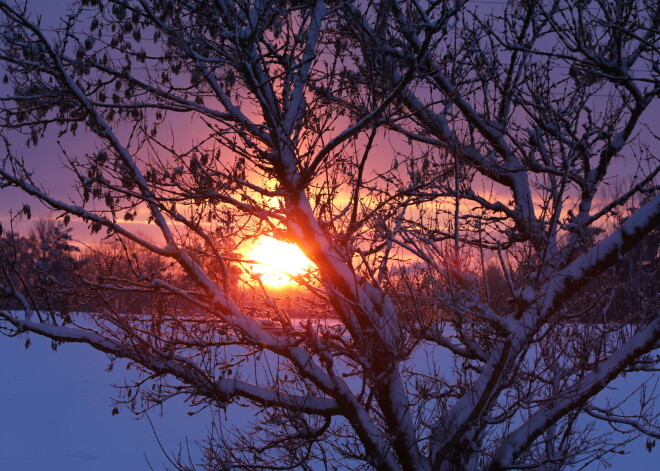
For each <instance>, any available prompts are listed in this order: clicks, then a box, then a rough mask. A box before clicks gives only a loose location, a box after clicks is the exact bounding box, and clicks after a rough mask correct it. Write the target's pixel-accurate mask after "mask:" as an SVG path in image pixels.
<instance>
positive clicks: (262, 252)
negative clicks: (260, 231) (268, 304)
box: [248, 236, 312, 288]
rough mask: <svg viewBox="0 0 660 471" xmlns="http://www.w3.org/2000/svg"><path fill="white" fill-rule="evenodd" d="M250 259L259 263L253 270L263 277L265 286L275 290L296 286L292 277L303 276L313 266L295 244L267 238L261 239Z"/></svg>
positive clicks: (250, 254) (252, 250)
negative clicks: (290, 285) (291, 285)
mask: <svg viewBox="0 0 660 471" xmlns="http://www.w3.org/2000/svg"><path fill="white" fill-rule="evenodd" d="M248 258H250V259H252V260H254V261H256V262H259V263H258V264H255V265H254V266H253V267H252V270H253V271H254V273H255V274H257V275H261V281H262V282H263V283H264V284H266V285H269V286H271V287H273V288H283V287H285V286H287V285H289V284H294V281H292V280H291V276H297V275H302V274H303V273H305V272H306V271H307V270H309V269H310V267H311V266H312V262H311V261H310V260H309V259H308V258H307V257H306V256H305V254H303V252H302V250H300V249H299V248H298V246H296V245H295V244H289V243H287V242H283V241H281V240H277V239H273V238H272V237H266V236H263V237H261V238H259V240H258V241H257V243H256V244H255V246H254V247H253V248H252V249H251V250H250V252H249V254H248ZM289 275H291V276H289Z"/></svg>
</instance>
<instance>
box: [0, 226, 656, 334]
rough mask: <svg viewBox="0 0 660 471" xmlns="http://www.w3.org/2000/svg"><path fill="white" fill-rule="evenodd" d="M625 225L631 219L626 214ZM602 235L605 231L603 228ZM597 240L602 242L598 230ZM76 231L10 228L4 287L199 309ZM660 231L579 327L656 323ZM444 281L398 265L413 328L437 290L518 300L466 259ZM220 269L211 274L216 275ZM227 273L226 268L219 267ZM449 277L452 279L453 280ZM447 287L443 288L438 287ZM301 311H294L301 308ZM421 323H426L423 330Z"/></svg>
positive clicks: (576, 305)
mask: <svg viewBox="0 0 660 471" xmlns="http://www.w3.org/2000/svg"><path fill="white" fill-rule="evenodd" d="M619 219H620V220H619V221H618V222H619V223H622V222H624V221H625V219H626V218H625V216H624V217H620V218H619ZM601 231H604V230H601ZM594 232H595V233H594V235H593V237H594V241H595V238H596V237H597V236H598V234H596V232H598V231H594ZM71 233H72V229H71V228H70V227H67V225H65V224H64V223H62V222H61V221H57V220H39V221H37V222H36V223H35V224H34V227H33V229H32V230H31V231H30V232H29V233H28V234H27V235H20V234H18V233H15V232H11V231H7V232H4V233H3V234H2V235H1V236H0V266H1V267H2V269H0V277H1V278H0V282H1V283H2V284H3V285H5V286H11V287H13V289H14V290H15V291H18V292H21V293H24V296H25V297H26V298H27V300H28V302H29V304H30V305H31V306H32V307H33V308H34V309H35V310H39V311H43V312H46V313H47V312H58V313H61V314H64V315H65V316H66V315H68V314H69V313H71V312H74V311H89V312H98V311H104V310H111V311H115V312H123V313H136V314H138V313H145V312H152V311H154V310H155V311H157V312H160V313H161V314H163V313H165V312H166V311H168V312H171V311H176V310H179V311H182V310H183V311H185V310H193V311H195V312H196V308H195V305H194V304H191V303H189V302H186V300H185V299H182V298H181V297H180V296H173V295H172V294H171V293H170V291H168V290H163V289H160V288H159V287H158V285H157V284H154V283H153V280H154V279H159V280H160V282H162V281H163V280H165V281H166V282H167V283H168V284H171V285H172V286H175V287H176V288H178V289H181V290H183V291H185V290H186V288H187V286H186V283H187V281H186V280H187V278H186V276H185V274H184V273H183V272H181V270H180V269H179V268H178V267H177V266H175V265H173V264H169V265H168V264H167V263H165V262H164V261H163V259H162V258H160V257H158V256H156V255H154V254H153V253H151V252H149V251H148V250H146V249H144V248H143V247H140V246H137V245H135V244H130V243H126V242H125V241H121V240H119V239H113V240H110V241H105V242H103V243H99V244H92V245H86V246H82V245H80V244H77V243H76V242H75V241H74V239H73V237H72V234H71ZM658 247H660V230H658V229H656V230H654V231H652V232H651V234H650V235H649V236H648V237H647V238H646V239H644V241H643V242H642V243H640V244H639V245H637V246H636V247H635V248H634V249H633V250H631V251H630V252H628V253H627V254H625V255H624V256H623V257H622V258H621V262H620V263H619V264H617V265H616V266H615V267H613V268H612V269H610V270H609V271H607V272H606V273H604V274H601V275H600V276H598V277H597V278H594V279H593V280H592V281H591V282H590V283H589V284H588V286H587V288H586V289H585V290H584V293H583V295H582V296H580V297H579V298H578V299H575V300H573V301H571V302H570V303H569V304H568V305H567V310H570V311H571V312H569V313H568V315H569V316H571V314H572V315H573V317H574V319H575V320H576V321H580V322H583V321H589V322H598V323H600V322H603V323H607V322H612V321H614V322H635V321H636V320H643V319H646V318H648V317H649V316H652V315H653V313H654V312H656V311H657V309H658V299H657V298H658V296H657V286H658V285H659V284H660V273H659V272H660V270H658V265H657V258H658V255H659V254H658V250H659V249H658ZM516 263H517V264H518V265H519V266H518V268H519V269H518V270H516V272H515V277H517V278H521V277H524V276H525V273H526V271H525V269H524V266H525V265H528V266H529V267H530V269H531V268H532V267H533V266H534V265H535V263H536V261H534V260H532V259H530V257H529V256H528V255H527V254H524V253H521V254H519V258H518V259H517V260H516ZM446 270H447V274H448V275H449V276H446V277H443V279H442V280H443V281H442V283H441V282H440V281H439V279H437V277H433V276H431V275H429V274H428V273H426V272H424V271H423V270H417V269H416V267H415V266H414V265H413V266H409V267H405V266H404V267H403V268H401V267H399V268H398V269H396V270H395V271H394V272H393V274H392V276H390V278H389V279H390V280H393V281H391V285H390V287H389V289H390V291H391V293H392V295H393V296H394V298H395V299H397V300H398V302H399V303H400V304H401V307H403V308H405V312H408V313H409V316H410V319H409V321H410V323H411V324H417V325H422V326H423V325H424V324H425V323H426V322H429V323H432V322H434V321H436V320H437V318H438V317H439V316H442V315H443V311H444V309H443V305H442V303H441V302H438V299H439V298H438V296H437V295H436V294H437V292H438V291H439V290H440V291H443V292H445V293H447V294H448V295H449V296H452V295H458V292H459V291H461V290H462V291H469V292H474V291H475V290H477V291H478V290H483V291H485V297H486V298H487V299H488V303H489V304H490V306H491V308H492V309H493V310H494V311H495V312H497V313H498V314H500V315H504V314H505V313H506V312H508V311H510V309H512V308H513V307H514V306H513V305H512V304H514V303H515V302H516V301H515V299H513V297H512V296H511V290H510V286H509V284H510V282H511V283H513V284H514V285H516V286H518V285H520V284H521V283H522V281H523V280H520V279H515V280H507V278H506V276H505V275H504V273H503V271H502V269H501V268H500V265H499V264H497V263H487V264H484V265H483V266H479V264H478V263H476V264H472V266H471V265H469V264H468V263H467V262H466V261H465V260H461V259H460V257H459V258H457V259H455V258H451V259H450V260H449V261H448V264H447V267H446ZM210 271H211V272H212V270H210ZM218 271H219V270H218ZM233 271H234V275H235V276H234V289H238V285H239V282H238V279H239V278H240V276H241V275H240V272H241V269H239V268H238V266H234V267H233ZM447 280H449V281H447ZM440 284H442V286H439V285H440ZM19 308H22V307H21V303H19V302H18V301H17V300H16V297H15V296H13V295H9V294H8V293H4V292H0V309H19ZM293 311H294V312H295V309H293ZM420 321H421V323H420Z"/></svg>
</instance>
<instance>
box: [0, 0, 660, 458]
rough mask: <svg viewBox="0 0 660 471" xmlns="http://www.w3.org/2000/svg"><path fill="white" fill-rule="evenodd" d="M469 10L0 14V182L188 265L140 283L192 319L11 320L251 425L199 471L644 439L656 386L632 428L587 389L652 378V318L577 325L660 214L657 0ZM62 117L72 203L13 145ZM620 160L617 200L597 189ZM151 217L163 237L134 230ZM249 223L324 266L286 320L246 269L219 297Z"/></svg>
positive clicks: (658, 332) (563, 451)
mask: <svg viewBox="0 0 660 471" xmlns="http://www.w3.org/2000/svg"><path fill="white" fill-rule="evenodd" d="M483 7H484V5H483V4H482V3H480V2H466V1H461V0H457V1H441V2H418V1H396V0H390V1H387V0H385V1H382V2H381V1H378V2H376V1H374V2H368V1H367V2H331V1H329V2H322V1H309V2H286V1H267V0H263V1H222V0H216V1H214V2H203V1H192V0H191V1H183V0H181V1H168V0H151V1H150V0H134V1H122V0H115V1H107V2H99V1H94V0H87V1H82V2H80V3H75V4H73V5H72V6H71V8H70V10H69V12H68V14H67V15H66V16H64V17H63V19H62V22H61V25H60V26H59V27H58V28H56V29H54V30H48V29H44V28H42V27H41V26H40V21H39V19H38V18H35V17H33V16H32V17H31V16H30V15H28V13H27V9H26V8H25V7H23V6H20V5H13V4H10V3H7V2H0V11H1V12H2V17H1V18H2V32H1V34H0V40H1V41H2V46H1V52H0V58H1V59H2V62H3V65H4V67H5V71H6V79H5V81H6V82H8V86H10V87H11V88H12V90H11V93H9V95H8V96H6V97H4V98H3V104H4V107H3V108H2V111H1V114H2V120H1V123H2V124H1V125H2V129H3V135H4V136H5V154H4V156H3V159H2V162H3V165H2V167H1V168H0V186H3V187H17V188H20V189H22V190H23V191H24V192H25V193H27V194H29V195H32V196H33V197H36V198H38V199H39V200H40V201H41V202H43V203H44V204H46V205H47V206H48V207H50V208H52V210H53V211H54V212H56V213H57V214H59V215H61V217H63V218H65V220H66V221H68V220H69V218H78V219H82V220H84V221H86V222H87V223H88V224H89V228H90V230H91V232H99V231H106V232H107V234H108V235H110V236H113V237H118V238H120V239H123V240H126V241H130V243H131V244H137V246H141V247H142V248H143V249H146V250H148V251H149V252H151V253H152V254H154V255H156V256H158V257H161V258H162V259H163V260H164V262H163V263H164V265H163V266H170V265H177V266H178V267H179V268H180V270H181V271H182V272H183V273H185V280H184V281H185V283H175V282H173V281H172V278H171V277H170V278H167V277H164V276H163V271H162V270H141V271H140V276H139V277H138V279H137V280H134V284H135V286H136V287H139V288H140V289H153V290H156V289H157V290H161V291H166V292H168V293H169V294H171V295H173V296H177V297H180V298H181V299H183V300H185V301H186V302H187V303H188V305H189V306H190V308H189V309H178V310H171V311H162V310H157V309H154V310H153V312H149V313H147V314H140V315H136V314H127V313H122V312H118V311H117V312H115V311H112V310H108V311H107V312H101V313H98V314H90V316H89V318H88V317H85V319H84V322H83V321H82V320H81V321H80V322H79V323H78V324H77V325H76V324H75V322H74V324H73V325H67V326H63V325H61V322H60V321H59V320H58V318H57V316H49V317H39V318H38V319H37V318H36V317H35V316H34V314H33V311H34V310H33V307H32V306H30V305H27V304H26V305H25V311H24V312H25V313H24V314H22V315H18V314H16V312H15V311H0V319H2V320H3V324H2V327H3V329H4V330H5V331H10V332H11V333H17V332H33V333H36V334H40V335H45V336H47V337H50V338H52V339H54V340H57V341H65V342H67V341H68V342H83V343H87V344H89V345H91V346H92V347H94V348H96V349H99V350H101V351H104V352H107V353H109V354H110V355H112V356H116V357H122V358H127V359H129V360H131V361H133V362H134V363H136V364H137V365H139V366H140V367H141V368H142V369H143V371H144V372H145V380H144V381H142V382H140V383H138V384H136V385H135V388H134V389H137V390H140V389H144V386H145V385H146V384H148V383H149V381H152V382H158V383H159V387H158V388H155V389H154V388H150V389H149V391H148V394H147V395H146V396H145V399H146V400H147V405H148V404H149V403H154V402H158V401H162V400H164V399H166V398H167V397H170V396H172V395H179V394H183V395H188V396H191V397H193V398H194V399H195V400H196V401H199V402H200V403H205V404H209V405H211V406H213V407H216V408H225V407H226V406H227V405H229V404H230V403H234V402H244V403H249V404H251V405H252V407H254V408H255V410H256V413H255V414H256V415H255V417H256V418H255V422H254V424H253V425H254V426H253V428H252V429H250V430H249V431H245V430H244V431H242V433H240V434H229V433H226V432H224V431H223V430H219V431H218V433H217V434H216V435H214V436H212V437H211V438H210V439H209V443H208V447H209V449H208V450H207V453H206V454H205V457H206V460H207V462H206V463H203V464H202V466H206V467H207V468H208V469H230V468H234V467H235V468H247V469H262V468H267V469H291V468H299V469H310V467H312V466H314V465H315V464H318V463H324V464H325V465H326V466H327V468H328V469H336V468H350V469H360V468H369V469H372V468H373V469H379V470H413V469H414V470H471V469H491V470H499V469H517V468H525V469H543V470H554V469H563V468H567V467H570V466H579V464H580V463H588V462H590V461H593V460H597V459H605V458H606V457H607V454H608V453H609V452H612V451H617V450H619V445H621V444H622V443H625V442H626V441H627V440H628V439H629V437H630V435H620V434H615V435H614V436H611V435H605V436H602V435H597V434H596V435H594V434H591V435H590V430H591V428H590V427H588V426H586V423H587V422H586V419H594V420H598V421H604V422H606V423H608V424H610V425H612V426H613V427H615V428H616V429H618V430H626V431H632V432H634V433H637V434H645V435H648V436H649V437H651V438H657V437H658V436H659V435H660V431H659V429H658V423H657V417H656V415H655V413H654V412H653V395H652V394H650V395H649V394H642V395H641V399H642V401H641V404H640V407H639V410H637V411H636V412H633V413H629V414H623V412H622V410H621V409H620V408H619V407H618V404H602V403H600V402H597V401H596V400H595V397H596V395H597V394H598V393H599V392H600V391H602V390H603V389H604V388H605V387H606V386H607V385H608V384H609V383H610V382H611V381H613V380H614V379H615V378H617V377H619V376H620V375H622V374H625V373H631V372H636V371H653V370H654V369H655V368H656V367H657V355H654V354H653V350H654V348H656V347H657V344H658V339H659V338H660V319H658V312H657V307H656V306H657V303H656V302H650V303H648V304H647V305H648V306H651V308H649V310H648V312H645V313H642V314H643V315H632V314H633V313H631V316H630V317H628V318H626V319H623V320H620V321H619V322H618V323H585V322H583V320H584V318H583V317H581V312H580V310H584V309H606V308H607V304H608V302H610V301H611V297H612V293H613V292H614V291H613V288H614V286H615V284H616V278H615V277H601V274H603V273H606V272H608V270H611V269H612V267H615V266H616V265H617V263H618V260H619V259H620V257H621V256H622V255H623V254H625V253H626V252H628V251H630V250H631V249H632V248H634V247H635V246H637V245H638V244H640V243H642V241H643V240H644V237H645V236H646V235H647V234H648V233H650V232H651V231H653V230H654V229H655V228H656V227H657V225H658V222H659V221H660V197H658V196H656V192H657V173H658V170H659V169H660V167H659V166H658V158H657V156H656V155H654V154H653V151H652V148H651V147H650V143H652V142H653V140H657V136H655V135H654V134H653V129H652V127H650V124H652V123H650V122H648V121H647V120H646V119H647V118H646V115H647V113H649V111H650V110H652V107H653V106H656V107H657V95H658V91H659V90H660V88H659V70H658V65H657V64H658V52H659V50H658V26H659V23H660V13H659V12H660V8H658V3H657V1H655V0H640V1H624V2H621V1H617V2H614V1H612V2H607V1H593V2H587V1H578V0H575V1H573V0H561V1H551V0H547V1H541V0H538V1H537V0H527V1H517V0H516V1H511V2H509V3H506V4H501V5H500V4H497V5H495V6H491V7H489V8H488V9H486V8H483ZM482 8H483V9H486V10H487V11H486V12H483V13H482V12H481V11H480V10H481V9H482ZM186 126H189V127H190V129H191V131H190V132H191V135H190V136H189V137H187V138H182V137H181V134H182V133H181V130H182V129H185V127H186ZM51 127H52V128H58V129H59V132H60V133H61V135H74V134H75V133H76V132H77V133H79V136H80V139H81V140H85V139H86V140H87V142H93V144H90V145H91V146H93V147H94V150H93V151H89V152H79V153H74V151H72V150H68V149H66V148H65V147H62V149H61V154H62V155H63V156H64V161H65V163H66V165H67V166H68V168H69V170H70V172H71V175H72V185H73V186H74V187H75V188H76V190H77V191H78V194H79V197H78V198H77V199H76V198H71V199H64V198H61V197H59V198H58V197H56V196H55V193H53V192H52V191H51V189H50V188H48V186H47V182H45V181H38V180H37V177H36V175H37V174H36V173H33V171H32V168H31V167H30V159H29V154H30V153H31V152H32V151H31V150H30V149H29V148H28V149H27V150H24V151H23V153H24V154H26V157H22V156H21V155H19V154H20V152H19V151H18V150H17V148H18V147H19V146H18V145H17V142H18V141H17V139H18V138H17V137H16V136H19V135H21V133H22V134H23V135H25V137H26V138H27V140H28V144H29V145H30V146H37V145H38V143H39V141H40V140H41V139H43V138H44V136H46V130H47V129H49V128H51ZM92 138H93V141H91V139H92ZM186 141H190V142H186ZM624 167H625V168H626V169H628V170H630V172H631V173H632V176H634V179H633V180H632V183H631V184H630V185H629V186H628V187H627V188H626V189H625V190H624V191H623V192H621V194H618V195H616V197H613V198H609V199H608V198H605V197H604V192H603V188H606V187H607V186H608V184H609V181H610V180H611V179H612V178H613V176H614V175H616V174H617V173H622V172H624V170H623V168H624ZM640 194H644V195H646V198H645V200H646V201H647V203H645V204H644V205H643V206H641V207H640V208H639V209H638V210H636V211H634V213H633V214H631V215H630V216H629V217H628V218H627V219H626V220H625V222H623V223H622V224H620V225H618V226H616V228H615V229H613V230H610V231H608V232H605V231H604V228H605V227H606V225H607V222H608V221H609V220H610V218H612V216H613V214H614V213H615V212H617V211H619V210H620V209H621V208H625V207H626V204H627V202H628V201H631V200H632V199H633V198H638V195H640ZM142 216H144V217H146V218H147V220H148V222H149V223H151V224H153V226H154V227H155V228H157V230H158V232H159V234H160V235H159V237H160V238H161V239H160V240H159V241H158V242H152V241H149V240H147V239H146V238H144V237H142V236H140V235H139V234H138V233H137V232H135V231H133V230H132V229H131V227H132V226H131V225H130V224H127V223H128V222H130V221H132V220H135V219H136V218H139V217H142ZM264 234H267V235H271V236H273V237H275V238H277V239H281V240H286V241H292V242H295V243H296V244H297V245H298V246H299V247H300V248H301V249H302V250H303V251H304V253H305V254H306V255H307V256H308V257H309V258H310V259H311V260H312V261H313V262H314V265H315V267H314V269H313V270H310V271H309V272H308V273H305V274H298V275H295V276H293V278H294V280H295V282H297V283H298V284H299V285H300V286H302V287H304V288H305V289H306V290H307V292H308V294H307V295H306V296H301V297H300V299H299V302H300V303H301V305H298V306H296V312H300V311H301V309H304V312H306V315H307V317H306V318H305V319H302V320H296V319H293V318H292V317H291V316H290V315H289V314H290V312H289V306H288V305H287V304H286V303H283V302H282V300H281V299H278V298H277V297H276V296H274V295H273V291H272V290H270V289H269V288H267V287H266V286H265V285H264V284H263V283H262V282H261V279H260V277H259V276H258V275H253V276H251V277H250V276H246V275H243V277H242V279H241V280H239V281H238V282H237V280H236V277H237V270H238V268H237V267H239V268H242V269H243V271H244V272H246V273H249V272H250V265H251V263H252V262H253V261H250V260H249V256H248V255H247V254H246V252H241V248H242V247H244V246H245V244H247V243H249V242H250V241H252V240H254V239H256V238H258V237H260V236H262V235H264ZM656 257H657V253H656ZM134 262H135V261H130V263H134ZM138 262H139V260H138ZM127 263H129V262H128V261H127ZM493 263H496V264H497V265H498V267H497V270H495V269H494V268H493V267H494V265H493ZM487 272H488V273H490V275H488V276H487ZM498 273H501V278H502V279H501V280H500V282H498V283H495V278H494V277H497V276H498V275H497V274H498ZM608 273H609V272H608ZM493 274H495V275H493ZM488 280H491V281H492V282H490V281H488ZM594 280H604V281H603V283H602V286H598V288H599V289H598V290H596V291H594V290H591V289H590V290H589V293H590V295H592V297H593V301H592V302H590V303H588V306H586V307H583V304H585V302H584V299H585V298H584V293H585V287H587V285H588V284H589V283H590V282H591V283H593V282H594ZM88 283H89V284H90V285H93V286H94V287H95V288H96V289H104V290H116V291H121V290H124V289H127V284H126V283H127V281H126V280H123V281H122V283H115V284H113V283H112V282H111V280H107V279H106V280H104V282H103V283H100V282H99V280H88ZM496 285H497V286H500V287H501V286H505V287H506V288H505V289H506V290H507V293H506V296H504V297H502V296H501V294H502V293H499V292H498V293H493V292H491V291H492V290H491V288H492V287H493V286H496ZM3 288H4V289H5V291H6V292H8V293H9V294H13V295H14V296H15V297H16V298H17V299H19V300H20V299H23V298H24V296H23V293H21V292H18V291H17V290H13V291H12V289H11V287H9V286H7V287H3ZM246 293H249V294H250V295H249V296H248V295H246ZM594 293H595V294H594ZM90 318H91V320H90ZM422 357H424V358H426V360H425V361H424V362H422V361H420V359H421V358H422ZM248 365H261V366H262V367H263V370H262V371H261V372H257V373H254V372H253V373H251V371H255V370H257V368H247V366H248ZM154 391H156V392H154ZM134 393H135V391H134V390H132V391H131V396H133V394H134ZM230 411H231V409H230ZM585 418H586V419H585Z"/></svg>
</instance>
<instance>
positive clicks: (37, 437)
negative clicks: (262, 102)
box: [0, 336, 660, 471]
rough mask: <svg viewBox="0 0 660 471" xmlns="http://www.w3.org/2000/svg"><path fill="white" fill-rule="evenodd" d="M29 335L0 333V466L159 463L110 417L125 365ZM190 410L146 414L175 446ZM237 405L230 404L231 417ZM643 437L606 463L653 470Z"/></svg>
mask: <svg viewBox="0 0 660 471" xmlns="http://www.w3.org/2000/svg"><path fill="white" fill-rule="evenodd" d="M31 341H32V346H31V347H30V348H29V349H27V350H26V349H25V347H24V340H20V339H8V338H0V391H1V392H0V470H6V471H78V470H85V471H87V470H89V471H116V470H118V469H123V470H126V471H139V470H149V469H150V465H151V467H153V469H154V470H163V469H165V466H166V465H167V463H166V461H167V459H166V457H165V456H164V454H163V452H162V450H161V449H160V447H159V445H158V441H157V440H156V438H155V436H154V433H153V431H152V429H151V426H150V425H149V422H148V421H147V420H135V418H134V416H132V415H131V414H130V413H128V412H127V411H126V410H125V409H122V410H121V412H120V414H118V415H115V416H113V415H112V401H111V399H110V397H111V396H113V394H114V390H113V388H112V387H111V386H110V384H111V383H115V384H122V383H123V379H124V378H125V377H126V375H130V374H131V372H130V371H126V370H125V369H124V368H121V367H119V365H120V363H119V362H116V364H115V368H114V370H113V371H112V372H106V371H105V368H106V367H107V365H108V359H107V357H106V356H105V355H104V354H102V353H99V352H96V351H94V350H92V349H91V348H89V347H86V346H84V345H72V344H66V345H62V346H60V347H59V349H58V351H57V352H53V351H52V350H51V348H50V341H48V340H45V339H42V338H38V337H36V336H32V337H31ZM636 384H638V381H635V379H634V378H631V377H628V379H626V380H619V381H618V383H617V384H616V385H615V386H614V389H613V390H610V391H608V392H607V394H609V395H612V396H613V397H614V396H616V397H622V396H623V395H624V394H626V392H627V391H629V390H631V389H632V388H634V387H635V386H636ZM188 411H189V409H188V408H187V406H186V404H184V403H182V402H181V401H179V402H176V401H171V402H168V403H166V404H165V405H164V407H163V410H162V414H160V413H159V411H155V412H154V413H152V414H151V415H150V417H151V419H152V422H153V425H154V427H155V429H156V432H157V434H158V438H159V439H160V441H161V442H162V444H163V446H164V447H165V448H166V449H167V450H168V451H172V450H174V451H176V450H178V449H179V446H180V444H181V442H182V441H184V440H186V438H187V439H188V441H189V442H190V443H191V444H192V443H193V442H195V441H197V440H203V439H204V438H205V436H206V430H207V426H208V420H209V416H208V415H207V414H204V413H201V414H198V415H194V416H192V417H191V416H189V415H188V414H187V412H188ZM242 411H245V409H242V408H230V410H229V413H230V414H229V420H232V419H236V417H232V413H241V412H242ZM644 443H645V442H644V440H637V441H635V442H633V443H632V444H631V445H630V447H629V450H630V453H629V454H627V455H623V456H616V457H614V458H613V459H612V460H611V463H612V467H611V468H610V469H612V470H614V471H618V470H634V471H654V470H657V469H659V468H658V466H657V464H658V462H659V460H660V452H658V448H660V447H656V448H655V449H654V451H653V452H652V453H648V452H647V451H646V449H645V445H644ZM191 451H195V449H194V446H191ZM147 460H148V461H147ZM149 464H150V465H149ZM587 469H588V470H589V471H596V470H597V469H605V468H602V467H600V468H599V467H598V466H595V465H594V466H591V467H589V468H587Z"/></svg>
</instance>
